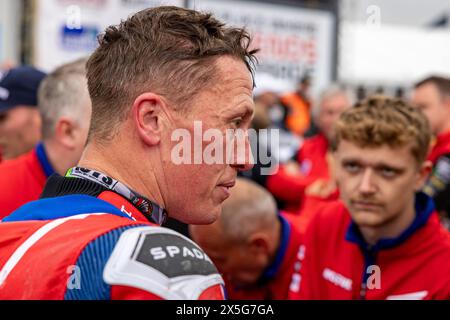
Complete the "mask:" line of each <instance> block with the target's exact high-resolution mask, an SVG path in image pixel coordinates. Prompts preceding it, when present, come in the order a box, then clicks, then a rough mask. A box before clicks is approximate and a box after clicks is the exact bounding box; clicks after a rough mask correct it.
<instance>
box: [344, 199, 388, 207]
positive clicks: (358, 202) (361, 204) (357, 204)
mask: <svg viewBox="0 0 450 320" xmlns="http://www.w3.org/2000/svg"><path fill="white" fill-rule="evenodd" d="M351 203H352V205H353V206H354V207H357V208H362V209H375V208H380V207H381V206H382V205H381V204H380V203H378V202H373V201H366V200H351Z"/></svg>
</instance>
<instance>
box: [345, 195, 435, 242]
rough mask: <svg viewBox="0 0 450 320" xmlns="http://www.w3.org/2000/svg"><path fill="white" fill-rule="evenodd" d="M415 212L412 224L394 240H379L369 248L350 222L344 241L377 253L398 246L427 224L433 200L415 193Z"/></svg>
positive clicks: (432, 207) (432, 210)
mask: <svg viewBox="0 0 450 320" xmlns="http://www.w3.org/2000/svg"><path fill="white" fill-rule="evenodd" d="M415 211H416V217H415V219H414V221H413V223H412V224H411V225H410V226H409V227H408V228H406V229H405V230H404V231H403V232H402V233H401V234H400V235H399V236H398V237H396V238H386V239H380V240H378V242H377V243H376V244H375V245H373V246H369V244H368V243H367V242H366V241H365V239H364V237H363V236H362V234H361V232H360V230H359V228H358V226H357V225H356V223H355V222H354V221H352V222H351V223H350V226H349V227H348V229H347V234H346V237H345V239H346V240H347V241H350V242H353V243H355V244H357V245H358V246H359V247H360V248H361V249H362V250H363V251H369V248H370V251H379V250H383V249H389V248H393V247H396V246H399V245H401V244H402V243H403V242H405V241H406V240H408V239H409V238H410V237H411V236H412V235H413V234H414V233H415V232H416V231H417V230H418V229H420V228H421V227H422V226H424V225H425V224H426V223H427V221H428V219H429V218H430V216H431V215H432V214H433V212H434V203H433V199H431V198H430V197H429V196H427V195H426V194H425V193H423V192H419V193H417V195H416V199H415Z"/></svg>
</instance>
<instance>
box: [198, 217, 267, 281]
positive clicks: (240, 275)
mask: <svg viewBox="0 0 450 320" xmlns="http://www.w3.org/2000/svg"><path fill="white" fill-rule="evenodd" d="M190 231H191V237H192V239H193V240H194V241H195V242H196V243H197V244H198V245H199V246H200V247H201V248H202V249H203V250H204V251H205V252H206V254H207V255H208V257H210V258H211V260H212V261H213V262H214V264H215V266H216V267H217V269H218V270H219V272H220V273H221V274H222V276H223V278H224V279H225V281H226V282H228V283H231V284H232V285H233V286H235V287H239V288H247V287H252V286H254V285H255V284H256V283H257V281H258V279H259V278H260V277H261V275H262V273H263V272H264V270H265V268H266V267H267V265H268V262H269V261H268V258H267V256H266V255H264V254H263V253H262V252H261V251H258V250H254V249H253V248H252V246H251V245H250V244H247V243H244V242H240V243H237V242H231V241H229V240H227V239H226V237H225V236H224V235H223V232H222V231H221V230H220V227H219V225H218V223H217V222H216V223H214V224H212V225H208V226H196V225H191V226H190Z"/></svg>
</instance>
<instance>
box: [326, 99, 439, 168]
mask: <svg viewBox="0 0 450 320" xmlns="http://www.w3.org/2000/svg"><path fill="white" fill-rule="evenodd" d="M342 140H346V141H349V142H352V143H355V144H356V145H358V146H359V147H362V148H364V147H380V146H382V145H389V146H390V147H403V146H406V145H409V144H411V153H412V155H413V156H414V158H415V159H416V160H417V163H418V164H421V163H422V162H423V161H424V160H425V158H426V156H427V154H428V149H429V146H430V140H431V131H430V126H429V124H428V121H427V119H426V117H425V116H424V115H423V113H422V112H421V111H420V110H419V109H418V108H414V107H413V106H411V105H410V104H408V103H406V102H405V101H404V100H402V99H397V98H389V97H383V96H374V97H370V98H368V99H367V100H364V101H362V102H359V103H357V104H356V105H355V106H354V107H353V108H351V109H349V110H347V111H345V112H344V113H343V114H342V115H341V116H340V118H339V120H338V121H337V122H336V124H335V132H334V139H333V143H332V148H333V150H336V149H337V147H338V145H339V142H340V141H342Z"/></svg>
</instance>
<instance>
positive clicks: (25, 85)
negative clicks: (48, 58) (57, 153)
mask: <svg viewBox="0 0 450 320" xmlns="http://www.w3.org/2000/svg"><path fill="white" fill-rule="evenodd" d="M44 77H45V73H43V72H41V71H39V70H37V69H35V68H33V67H30V66H21V67H16V68H12V69H7V68H5V69H3V71H1V72H0V154H1V159H2V160H3V161H4V160H9V159H14V158H17V157H19V156H20V155H22V154H24V153H27V152H28V151H30V150H31V149H33V147H34V146H35V145H36V144H37V143H38V141H40V139H41V118H40V116H39V110H38V108H37V94H38V88H39V85H40V83H41V81H42V80H43V79H44Z"/></svg>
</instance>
